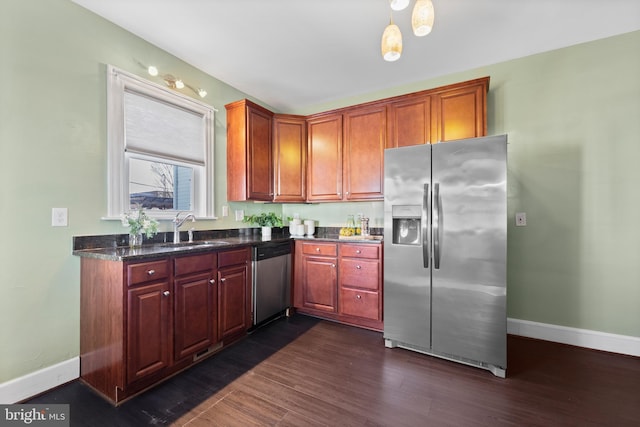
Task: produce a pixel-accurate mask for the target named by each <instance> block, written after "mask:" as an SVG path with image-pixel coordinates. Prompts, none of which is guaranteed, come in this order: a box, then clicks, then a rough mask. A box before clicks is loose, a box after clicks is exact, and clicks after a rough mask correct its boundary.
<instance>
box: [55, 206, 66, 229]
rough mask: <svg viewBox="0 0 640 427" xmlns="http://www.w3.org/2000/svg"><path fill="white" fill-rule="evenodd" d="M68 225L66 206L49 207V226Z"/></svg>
mask: <svg viewBox="0 0 640 427" xmlns="http://www.w3.org/2000/svg"><path fill="white" fill-rule="evenodd" d="M67 225H69V211H68V210H67V208H51V226H53V227H66V226H67Z"/></svg>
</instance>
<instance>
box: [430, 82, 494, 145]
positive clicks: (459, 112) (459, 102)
mask: <svg viewBox="0 0 640 427" xmlns="http://www.w3.org/2000/svg"><path fill="white" fill-rule="evenodd" d="M488 84H489V82H488V79H483V80H481V81H479V82H477V83H475V84H468V85H465V86H462V87H459V88H455V89H451V90H447V91H443V92H439V93H436V94H435V95H433V97H432V99H433V114H432V117H433V120H434V124H433V126H432V130H433V132H432V135H433V137H432V139H431V140H432V142H439V141H453V140H456V139H464V138H475V137H479V136H485V135H486V134H487V120H486V114H487V113H486V104H487V101H486V93H487V88H488Z"/></svg>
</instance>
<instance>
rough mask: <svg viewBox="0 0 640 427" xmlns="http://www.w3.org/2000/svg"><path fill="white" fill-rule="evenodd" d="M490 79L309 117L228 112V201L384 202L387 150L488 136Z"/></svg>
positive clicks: (240, 109) (243, 105)
mask: <svg viewBox="0 0 640 427" xmlns="http://www.w3.org/2000/svg"><path fill="white" fill-rule="evenodd" d="M488 89H489V77H483V78H480V79H475V80H469V81H466V82H462V83H456V84H452V85H448V86H442V87H438V88H434V89H429V90H424V91H420V92H414V93H410V94H407V95H401V96H395V97H392V98H385V99H381V100H378V101H373V102H368V103H364V104H359V105H354V106H350V107H345V108H340V109H336V110H331V111H325V112H322V113H318V114H313V115H310V116H306V117H303V116H293V115H285V114H275V115H274V114H273V113H272V112H270V111H268V110H266V109H264V108H262V107H260V106H259V105H256V104H254V103H252V102H250V101H247V100H241V101H237V102H234V103H231V104H228V105H227V106H226V108H227V199H228V200H229V201H243V200H257V201H273V202H293V203H302V202H338V201H360V200H382V199H383V197H384V195H383V184H384V177H383V173H384V167H383V160H384V149H385V148H394V147H403V146H407V145H418V144H433V143H437V142H444V141H452V140H456V139H463V138H474V137H479V136H485V135H486V134H487V91H488Z"/></svg>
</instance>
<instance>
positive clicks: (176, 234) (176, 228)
mask: <svg viewBox="0 0 640 427" xmlns="http://www.w3.org/2000/svg"><path fill="white" fill-rule="evenodd" d="M181 213H182V212H178V213H177V214H176V217H175V218H173V220H172V221H171V222H173V243H180V230H179V229H180V227H181V226H182V224H184V222H185V221H186V220H188V219H189V218H191V222H196V217H195V216H193V214H191V213H190V214H187V215H186V216H185V217H184V218H182V219H180V214H181Z"/></svg>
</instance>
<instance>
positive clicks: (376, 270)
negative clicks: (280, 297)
mask: <svg viewBox="0 0 640 427" xmlns="http://www.w3.org/2000/svg"><path fill="white" fill-rule="evenodd" d="M293 295H294V307H295V308H296V310H297V311H299V312H301V313H305V314H310V315H314V316H318V317H322V318H327V319H331V320H337V321H340V322H343V323H347V324H350V325H355V326H361V327H364V328H368V329H373V330H382V326H383V325H382V245H381V244H375V243H360V244H358V243H333V242H328V241H324V242H311V241H304V240H297V241H296V245H295V267H294V289H293Z"/></svg>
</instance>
